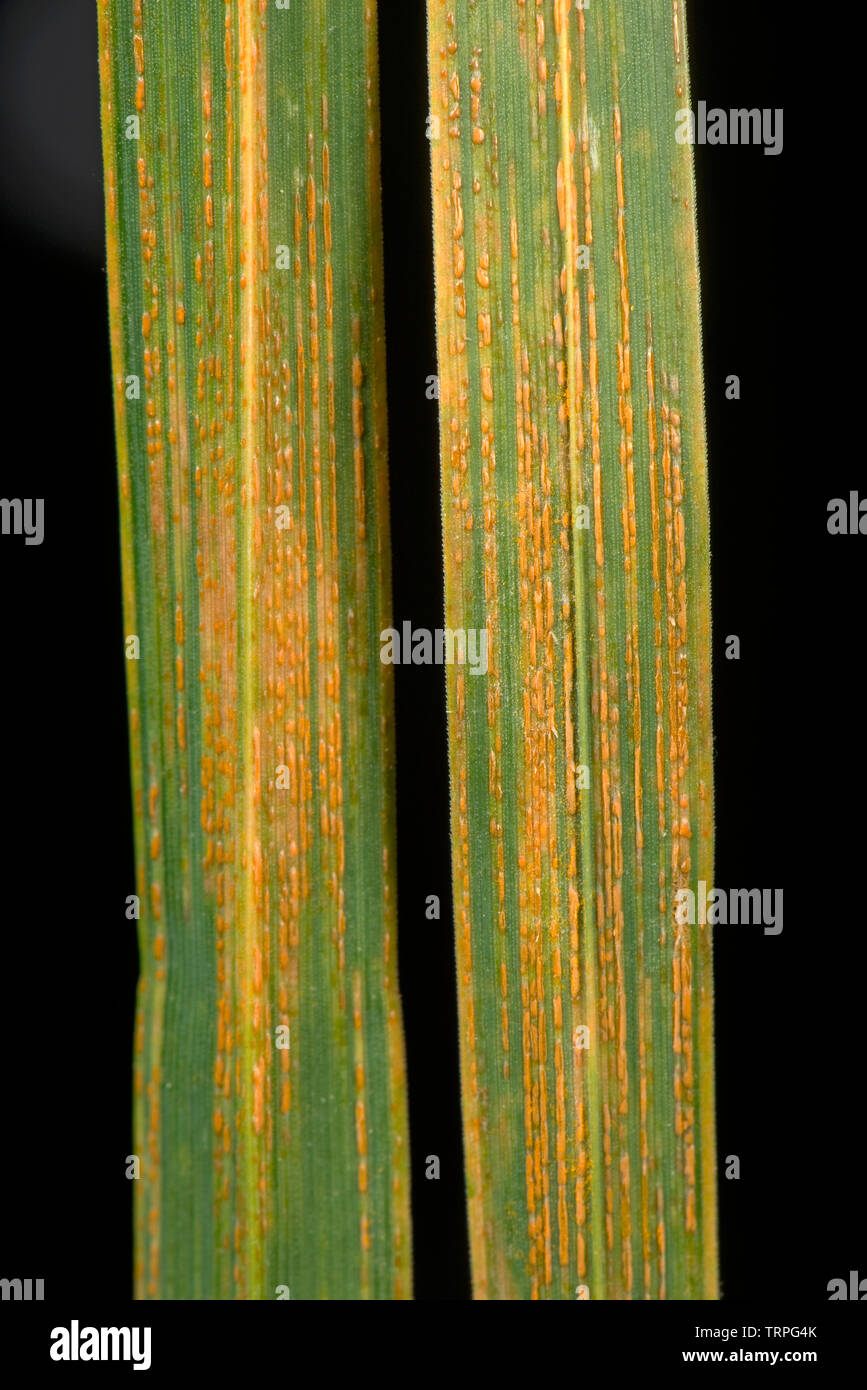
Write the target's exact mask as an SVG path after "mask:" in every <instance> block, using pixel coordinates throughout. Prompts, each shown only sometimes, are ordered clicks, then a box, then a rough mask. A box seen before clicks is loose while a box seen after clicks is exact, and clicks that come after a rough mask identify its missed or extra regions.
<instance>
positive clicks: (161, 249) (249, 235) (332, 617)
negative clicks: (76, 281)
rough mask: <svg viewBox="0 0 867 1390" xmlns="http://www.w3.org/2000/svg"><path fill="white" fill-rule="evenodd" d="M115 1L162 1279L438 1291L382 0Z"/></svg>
mask: <svg viewBox="0 0 867 1390" xmlns="http://www.w3.org/2000/svg"><path fill="white" fill-rule="evenodd" d="M98 15H99V50H100V54H99V56H100V81H101V100H102V128H103V147H104V161H105V189H106V223H107V269H108V285H109V304H110V320H111V344H112V364H113V374H114V402H115V412H116V433H117V452H118V467H119V481H120V506H121V530H122V547H123V584H124V615H125V617H124V620H125V632H126V634H127V657H128V662H127V673H128V691H129V713H130V729H131V748H132V754H131V756H132V778H133V788H134V798H135V839H136V861H137V874H138V884H137V888H136V893H137V895H138V898H139V899H140V919H139V922H138V930H139V942H140V953H141V979H140V984H139V993H138V1012H137V1022H136V1034H135V1102H134V1107H135V1118H134V1131H135V1150H136V1153H137V1155H138V1156H139V1158H140V1160H141V1176H140V1179H139V1181H138V1182H137V1183H136V1188H135V1243H136V1276H135V1284H136V1296H137V1297H139V1298H184V1299H190V1298H193V1299H194V1298H220V1299H225V1298H274V1297H291V1298H293V1299H294V1298H344V1299H345V1298H405V1297H409V1295H410V1253H411V1252H410V1233H409V1212H408V1194H409V1178H408V1144H407V1121H406V1100H405V1094H404V1078H403V1070H404V1063H403V1040H402V1027H401V1016H400V1001H399V998H398V992H397V958H396V941H395V913H396V902H395V824H394V806H393V733H392V684H391V680H390V671H389V668H388V667H386V666H383V665H382V664H381V663H380V661H379V660H378V649H379V633H380V632H381V630H382V629H383V627H384V626H386V625H387V623H388V621H389V617H390V591H389V584H390V580H389V575H388V556H389V540H388V509H387V488H386V423H385V353H384V324H383V300H382V287H383V270H382V248H381V228H380V187H379V130H378V123H379V113H378V76H377V49H376V6H375V4H374V3H373V0H345V2H344V3H342V4H341V5H340V6H339V7H335V6H334V4H329V3H327V2H326V0H304V2H303V3H298V4H295V3H292V4H291V6H288V5H281V6H278V5H276V4H274V3H269V4H268V5H264V4H261V3H259V0H240V3H237V4H226V3H223V0H198V3H195V4H169V3H159V4H158V3H149V2H148V0H145V3H142V0H98ZM131 638H135V639H136V640H135V641H134V642H133V641H130V639H131ZM132 910H133V909H132V907H131V908H130V913H131V912H132Z"/></svg>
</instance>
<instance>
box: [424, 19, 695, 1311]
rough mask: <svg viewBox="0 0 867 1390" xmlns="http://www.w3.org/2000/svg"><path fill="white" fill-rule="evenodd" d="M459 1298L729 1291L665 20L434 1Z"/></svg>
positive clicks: (678, 65) (681, 223) (677, 84)
mask: <svg viewBox="0 0 867 1390" xmlns="http://www.w3.org/2000/svg"><path fill="white" fill-rule="evenodd" d="M428 32H429V78H430V112H431V116H432V117H433V118H434V120H433V121H432V122H431V123H430V126H431V135H432V136H433V139H432V144H431V153H432V169H433V201H434V207H433V218H434V241H435V263H436V284H437V294H436V308H437V337H438V355H439V389H440V424H441V466H442V511H443V527H444V550H445V560H446V573H445V593H446V623H447V627H448V628H449V629H451V630H453V631H454V630H464V631H465V632H467V633H468V634H475V633H486V634H487V638H486V639H482V638H477V639H476V641H477V646H476V649H475V650H476V656H477V657H479V655H480V653H481V650H482V647H481V643H482V641H483V640H487V641H488V651H487V661H488V670H487V674H486V675H485V674H483V673H482V670H481V667H482V662H481V661H477V663H476V669H475V670H473V669H471V666H470V665H469V664H468V663H466V664H463V665H462V664H459V663H455V664H452V665H450V666H449V667H448V701H449V710H448V713H449V739H450V759H451V787H452V835H453V878H454V894H455V914H456V921H455V929H456V937H457V968H458V988H459V996H460V997H459V1003H460V1020H461V1070H462V1093H463V1113H464V1126H465V1148H466V1165H467V1175H468V1203H469V1215H470V1232H471V1252H472V1265H473V1281H474V1290H475V1296H476V1297H478V1298H503V1299H523V1298H559V1299H566V1298H576V1297H578V1298H585V1297H589V1298H593V1299H598V1298H602V1299H619V1298H624V1299H625V1298H649V1299H663V1298H668V1299H672V1298H674V1299H701V1298H715V1297H717V1268H716V1263H717V1254H716V1177H715V1138H714V1092H713V1058H712V992H711V947H710V939H709V930H708V928H707V927H706V926H700V925H697V926H690V925H681V924H679V923H678V921H677V920H676V907H677V902H678V899H677V897H676V895H677V894H678V892H679V891H680V890H681V889H684V888H692V889H695V887H696V882H697V880H704V881H705V882H706V883H707V884H711V883H712V877H713V876H712V757H711V752H712V750H711V727H710V651H709V645H710V615H709V578H708V571H709V551H708V513H707V482H706V450H705V432H704V430H705V427H704V411H703V395H702V377H701V362H700V325H699V304H698V286H697V260H696V235H695V208H694V183H693V168H692V151H691V149H690V147H689V146H688V145H684V144H680V143H678V142H677V141H676V139H675V131H676V124H677V122H676V113H677V111H678V110H681V109H683V108H686V107H688V106H689V85H688V78H687V53H686V35H685V29H684V6H683V3H682V0H626V3H623V0H587V3H586V4H584V5H583V6H581V5H577V4H574V3H569V0H536V2H535V3H530V0H429V3H428Z"/></svg>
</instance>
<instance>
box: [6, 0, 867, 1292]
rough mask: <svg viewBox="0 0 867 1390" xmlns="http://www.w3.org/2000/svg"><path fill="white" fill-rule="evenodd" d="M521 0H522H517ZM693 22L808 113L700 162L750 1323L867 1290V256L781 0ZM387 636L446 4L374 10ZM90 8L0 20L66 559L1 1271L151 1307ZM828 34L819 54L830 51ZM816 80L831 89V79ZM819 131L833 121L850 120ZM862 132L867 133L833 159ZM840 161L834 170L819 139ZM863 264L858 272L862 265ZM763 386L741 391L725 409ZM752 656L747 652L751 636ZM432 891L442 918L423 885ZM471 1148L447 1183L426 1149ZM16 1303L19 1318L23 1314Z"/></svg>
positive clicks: (11, 252) (401, 677)
mask: <svg viewBox="0 0 867 1390" xmlns="http://www.w3.org/2000/svg"><path fill="white" fill-rule="evenodd" d="M503 3H506V0H503ZM747 8H748V11H749V13H748V17H746V18H744V17H743V15H744V11H742V10H741V9H739V8H737V7H730V6H722V5H710V4H701V5H698V4H690V5H688V6H687V11H688V36H689V41H690V58H691V72H692V95H693V103H694V104H695V103H696V102H697V101H698V100H699V99H700V98H702V99H705V100H706V101H707V102H708V105H719V106H724V107H734V106H759V107H783V108H784V109H785V125H784V136H785V144H784V151H783V153H782V155H780V156H778V157H775V158H774V157H769V156H765V155H763V153H762V150H761V149H760V148H728V147H724V146H723V147H716V148H712V147H697V148H696V151H695V155H696V164H697V180H698V206H699V216H700V227H699V232H700V250H701V269H702V297H703V326H704V350H705V380H706V398H707V415H708V432H709V449H710V478H711V517H712V543H713V605H714V625H715V632H714V725H715V742H716V818H717V827H718V829H717V861H716V871H715V878H716V882H717V883H720V884H738V885H754V884H761V885H766V886H778V887H783V888H784V893H785V927H784V930H783V933H782V935H781V936H778V937H766V936H764V935H763V934H761V933H759V932H756V931H751V930H745V931H743V932H741V933H739V932H738V931H731V932H720V933H718V934H717V944H716V1038H717V1095H718V1128H719V1150H720V1157H721V1171H722V1161H723V1159H724V1157H725V1155H728V1154H737V1155H739V1157H740V1160H741V1171H742V1176H741V1179H740V1181H738V1182H731V1181H726V1180H725V1179H724V1178H721V1182H720V1227H721V1231H720V1234H721V1258H722V1282H723V1293H724V1297H725V1299H726V1300H744V1299H761V1300H771V1301H773V1300H794V1299H797V1300H799V1301H801V1300H807V1301H809V1302H810V1303H813V1302H814V1301H815V1304H816V1306H817V1308H818V1305H819V1304H821V1303H823V1302H825V1301H826V1300H827V1292H826V1286H827V1283H828V1280H829V1279H831V1278H835V1277H838V1276H842V1277H846V1276H847V1274H848V1271H849V1270H850V1269H858V1268H859V1267H860V1269H861V1273H862V1275H863V1276H867V1243H865V1238H864V1237H865V1230H864V1203H863V1199H862V1192H861V1187H862V1182H863V1150H862V1149H861V1147H860V1143H861V1140H860V1128H861V1112H862V1111H863V1017H862V999H863V989H864V986H863V981H864V979H865V949H864V921H865V912H864V890H863V889H862V886H861V875H860V870H861V866H862V863H863V859H864V851H863V838H864V812H863V806H862V804H861V797H860V788H861V786H862V783H863V777H864V762H865V759H864V740H863V734H862V726H861V702H862V694H861V689H860V685H859V680H860V664H861V661H860V659H861V648H862V647H863V616H862V614H863V608H862V590H861V588H860V586H859V580H860V578H861V576H863V571H864V556H865V551H867V539H864V538H859V537H830V536H829V535H828V534H827V530H826V518H827V512H826V507H827V502H828V499H829V498H831V497H834V496H844V497H845V496H847V495H848V493H849V490H850V488H858V487H859V485H860V487H861V492H862V495H863V494H864V492H865V491H867V480H865V476H864V474H865V469H864V463H863V439H862V436H861V408H862V401H861V396H862V395H863V388H862V387H861V386H860V370H861V369H860V364H858V363H857V362H856V361H855V360H854V359H853V356H852V349H851V345H850V344H848V343H843V342H842V341H841V339H840V337H839V336H838V335H839V333H840V332H841V331H842V330H845V329H846V328H847V325H848V319H849V316H850V315H851V314H852V312H853V309H852V305H851V303H850V302H849V298H848V296H849V295H850V294H851V293H852V283H851V282H852V276H853V274H854V270H855V266H856V265H857V257H858V255H859V250H860V248H859V246H858V244H857V242H856V243H855V244H854V246H851V247H848V248H847V243H846V235H845V231H844V228H845V225H846V223H847V221H848V219H849V218H850V217H851V215H852V214H851V209H850V208H849V206H848V203H847V201H846V198H847V197H848V194H846V195H845V196H844V193H843V192H842V191H839V192H835V190H842V189H843V185H842V184H841V183H840V182H837V183H836V184H835V181H834V180H835V177H837V176H838V175H839V172H840V171H839V170H837V169H836V168H835V165H834V162H833V161H834V159H835V158H837V159H840V158H841V155H842V151H841V149H840V147H839V144H838V143H837V142H838V136H839V134H840V129H841V128H842V127H841V126H840V121H839V118H836V117H833V116H832V115H829V116H828V117H827V119H826V120H825V122H824V124H823V122H822V120H819V119H818V118H817V110H816V106H815V100H816V93H815V92H813V91H812V90H811V87H810V83H809V81H808V80H807V76H808V75H812V79H815V80H817V81H818V77H817V74H816V73H815V71H814V70H813V68H812V63H813V60H814V56H815V57H817V58H818V56H819V55H818V51H817V53H816V55H814V54H813V53H811V51H810V40H809V38H808V37H805V35H804V33H803V32H799V34H798V35H797V48H796V35H795V34H794V33H793V32H791V28H790V26H791V27H793V26H794V21H793V20H791V18H790V15H791V10H790V6H789V5H788V4H783V3H781V2H780V0H774V2H773V3H763V4H761V5H760V6H759V5H752V6H749V7H747ZM379 11H380V41H381V48H382V60H381V67H382V83H381V100H382V126H383V181H384V194H383V198H384V215H385V252H386V267H387V272H386V273H387V283H386V303H387V334H388V344H389V348H388V372H389V381H388V390H389V453H390V462H391V505H392V536H393V566H394V568H393V575H394V596H395V600H394V609H395V619H396V623H397V624H398V625H399V623H400V622H401V621H402V620H404V619H410V620H411V621H412V622H413V624H414V625H415V626H419V627H428V628H435V627H438V626H442V623H443V615H442V592H441V535H440V524H439V496H438V471H437V470H438V459H437V422H436V413H435V412H436V404H435V402H430V401H428V400H426V398H425V391H424V385H425V378H426V376H428V375H429V374H431V373H433V372H434V371H435V370H436V364H435V350H434V332H433V302H432V286H431V283H430V276H429V275H428V274H426V273H425V271H424V267H425V266H429V265H430V263H431V244H430V243H431V227H430V191H429V147H428V144H427V141H426V139H425V116H426V111H427V100H426V83H425V71H426V68H425V64H426V58H425V38H424V8H423V5H422V4H421V3H409V0H380V4H379ZM95 17H96V3H95V0H45V3H41V4H38V5H37V4H35V3H32V0H3V2H2V3H0V55H2V56H0V165H2V171H0V218H2V247H0V274H2V280H0V285H2V294H0V311H2V322H3V325H4V330H5V331H4V332H3V335H2V338H3V354H4V360H3V364H2V369H0V382H2V403H3V410H2V433H0V449H2V452H0V493H2V495H3V496H6V497H44V498H45V524H46V534H45V541H44V544H43V545H42V546H39V547H36V546H31V547H25V546H24V544H23V540H22V539H21V538H16V537H14V536H9V537H3V538H2V539H0V594H2V662H3V681H2V689H0V727H2V755H0V756H2V761H0V767H2V804H3V811H2V833H0V896H2V921H3V935H2V983H0V989H2V1010H0V1029H2V1052H3V1075H4V1080H3V1091H2V1096H3V1105H2V1114H3V1133H4V1139H3V1143H2V1146H0V1163H2V1194H3V1198H2V1230H0V1265H2V1268H0V1276H3V1277H33V1278H37V1277H43V1278H45V1280H46V1292H47V1294H48V1295H49V1296H51V1295H52V1294H53V1295H54V1296H55V1297H56V1296H57V1295H58V1292H59V1290H60V1289H63V1290H64V1291H66V1292H69V1293H71V1292H73V1291H75V1292H76V1293H79V1294H81V1295H83V1296H86V1297H87V1299H88V1303H89V1305H90V1306H92V1308H93V1310H94V1315H95V1312H96V1310H97V1309H98V1307H99V1303H100V1300H101V1299H112V1300H117V1299H125V1298H128V1297H130V1295H131V1280H130V1266H131V1252H130V1228H131V1218H130V1184H129V1182H128V1181H127V1180H126V1178H125V1176H124V1160H125V1156H126V1155H127V1154H128V1153H130V1151H131V1133H130V1112H129V1094H130V1072H131V1028H132V1016H133V992H134V985H135V978H136V969H137V960H136V947H135V938H134V928H133V924H131V923H129V922H128V921H127V920H126V918H125V916H124V899H125V897H126V895H127V894H128V893H129V892H132V891H133V888H134V878H133V860H132V839H131V812H130V791H129V779H128V766H127V734H126V703H125V689H124V676H125V671H124V664H125V663H124V659H123V645H122V636H123V629H122V621H121V604H120V566H119V543H118V526H117V498H116V483H115V463H114V452H113V449H114V445H113V423H112V412H111V386H110V381H111V376H110V364H109V351H108V334H107V308H106V284H105V272H104V252H103V244H102V236H103V227H102V190H101V179H100V147H99V125H98V120H99V117H98V90H97V79H98V73H97V64H96V52H97V49H96V19H95ZM817 42H818V41H817ZM820 90H821V86H820ZM823 109H826V110H827V111H830V110H831V107H830V106H828V107H827V108H823ZM840 139H842V136H840ZM823 141H830V158H829V153H828V150H827V148H825V149H824V152H823V153H822V154H821V155H820V153H819V151H820V148H823V146H822V142H823ZM853 256H854V258H855V259H854V260H853V259H851V258H852V257H853ZM730 373H737V374H738V375H739V377H740V380H741V392H742V395H741V399H740V401H737V402H730V401H726V400H725V397H724V381H725V377H726V376H727V375H728V374H730ZM731 633H735V634H737V635H738V636H739V637H740V639H741V659H740V661H737V662H735V661H727V660H725V659H724V655H723V653H724V645H725V637H726V636H727V635H728V634H731ZM395 673H396V680H397V743H398V760H397V765H398V808H399V863H398V870H399V885H398V888H399V902H400V906H401V936H400V976H401V989H402V994H403V999H404V1010H405V1022H406V1037H407V1048H408V1063H409V1082H410V1106H411V1114H410V1119H411V1136H412V1153H413V1179H414V1186H413V1221H414V1244H415V1258H416V1267H415V1290H416V1298H417V1299H419V1300H431V1299H467V1298H468V1297H469V1270H468V1259H467V1242H466V1234H465V1219H464V1215H465V1214H464V1202H463V1196H462V1190H463V1177H462V1166H461V1165H462V1160H461V1149H460V1122H459V1090H458V1064H457V1021H456V1004H455V988H454V959H453V938H452V932H451V925H450V916H451V913H450V904H451V900H450V873H449V855H448V782H447V762H446V730H445V718H444V708H443V698H442V694H443V692H442V688H441V673H440V672H438V670H437V668H435V667H434V668H425V667H401V666H398V667H396V668H395ZM430 893H437V894H439V895H440V898H441V901H442V919H441V920H440V921H439V922H429V921H427V920H426V918H425V915H424V900H425V897H426V896H427V895H428V894H430ZM429 1153H437V1154H439V1155H440V1158H441V1161H442V1174H443V1176H442V1179H441V1181H440V1182H438V1183H431V1182H425V1181H424V1180H423V1177H422V1175H423V1171H424V1156H425V1155H426V1154H429ZM4 1306H6V1305H4Z"/></svg>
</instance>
